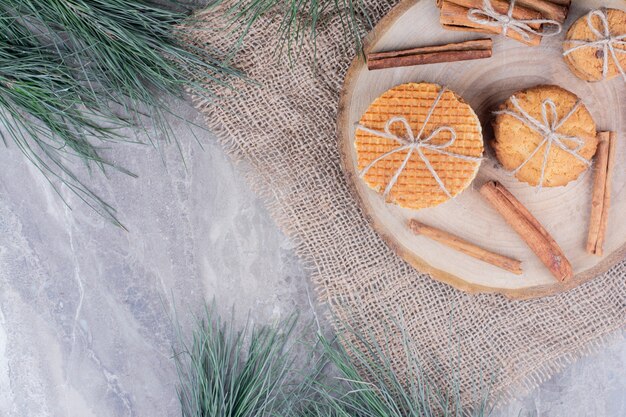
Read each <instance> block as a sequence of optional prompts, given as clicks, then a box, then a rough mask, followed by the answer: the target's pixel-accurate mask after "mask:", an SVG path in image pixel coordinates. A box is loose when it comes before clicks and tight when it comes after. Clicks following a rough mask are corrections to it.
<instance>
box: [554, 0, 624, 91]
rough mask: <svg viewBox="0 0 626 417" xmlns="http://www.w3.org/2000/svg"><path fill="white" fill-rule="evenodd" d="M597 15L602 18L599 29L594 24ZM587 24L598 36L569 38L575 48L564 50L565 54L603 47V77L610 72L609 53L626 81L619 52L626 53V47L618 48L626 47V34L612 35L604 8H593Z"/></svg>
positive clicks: (588, 15)
mask: <svg viewBox="0 0 626 417" xmlns="http://www.w3.org/2000/svg"><path fill="white" fill-rule="evenodd" d="M594 16H597V17H598V18H599V19H600V23H601V24H602V28H601V30H602V31H600V30H598V28H597V27H595V26H594V24H593V17H594ZM587 25H588V26H589V29H590V30H591V32H592V33H593V34H594V35H595V36H596V37H597V38H598V39H597V40H595V41H583V40H579V39H573V40H568V41H565V42H568V43H570V44H574V45H576V46H574V47H573V48H570V49H568V50H567V51H565V52H563V55H564V56H566V55H569V54H571V53H572V52H574V51H577V50H579V49H581V48H597V49H602V51H603V52H604V54H603V56H604V62H603V64H602V78H606V76H607V74H608V72H609V54H611V57H612V58H613V62H615V66H616V67H617V69H618V70H619V72H620V74H622V78H624V80H625V81H626V72H625V71H624V68H622V65H621V63H620V61H619V57H618V56H617V54H626V49H618V48H616V46H617V45H619V46H623V47H625V48H626V34H623V35H618V36H613V35H611V28H610V27H609V20H608V16H607V14H606V11H605V10H604V9H598V10H593V11H591V12H589V14H587Z"/></svg>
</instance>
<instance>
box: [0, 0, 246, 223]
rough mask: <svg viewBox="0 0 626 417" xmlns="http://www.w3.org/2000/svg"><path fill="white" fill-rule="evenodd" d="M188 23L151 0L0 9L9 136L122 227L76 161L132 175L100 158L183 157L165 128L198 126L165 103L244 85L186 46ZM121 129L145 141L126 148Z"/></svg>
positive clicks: (58, 0)
mask: <svg viewBox="0 0 626 417" xmlns="http://www.w3.org/2000/svg"><path fill="white" fill-rule="evenodd" d="M170 6H174V4H171V5H170ZM187 18H188V14H187V13H185V12H181V11H174V8H173V7H172V8H169V7H166V6H164V5H163V4H157V3H155V2H152V1H146V0H0V19H2V22H1V23H2V27H1V28H0V122H1V123H2V124H3V127H4V130H5V131H7V132H8V134H7V135H6V136H7V137H8V138H10V139H11V140H12V141H13V142H14V143H15V144H16V145H17V147H18V148H19V149H20V150H21V151H22V152H23V153H24V154H25V155H26V157H27V159H28V160H30V161H31V162H32V163H34V164H35V166H36V167H37V168H38V169H39V170H40V171H41V172H42V173H43V174H44V175H45V176H46V178H47V179H48V181H50V182H51V184H53V187H54V188H55V190H56V191H57V192H58V193H59V195H61V193H60V188H59V187H58V186H57V184H60V185H62V186H66V187H67V188H68V189H69V190H70V191H71V192H73V193H74V194H76V195H78V197H79V198H80V199H81V200H83V201H85V202H86V203H87V204H88V205H89V206H90V207H92V208H94V209H95V210H96V211H97V212H98V213H100V214H101V215H103V216H105V217H106V218H108V219H109V220H111V221H113V222H114V223H115V224H117V225H118V226H121V223H120V222H119V221H118V220H117V218H116V215H115V210H114V209H113V208H112V207H111V206H109V205H108V204H107V203H105V202H104V201H103V200H102V199H100V198H99V197H98V196H97V195H96V194H95V193H94V192H93V191H91V189H90V187H88V186H86V184H85V183H84V180H82V179H80V178H79V175H78V174H76V172H75V171H74V170H73V169H72V168H71V167H72V163H73V161H75V160H79V161H83V162H84V164H85V165H86V166H87V167H88V168H89V171H90V172H91V166H92V165H95V166H97V167H98V169H99V171H104V170H105V169H106V168H107V167H111V168H115V169H118V170H120V171H122V172H124V173H129V171H128V170H126V169H124V168H122V167H118V166H116V165H114V164H112V163H110V162H108V161H107V160H106V159H105V158H103V157H102V153H103V149H104V148H105V147H109V146H111V145H114V144H120V143H128V142H135V143H151V144H152V145H154V146H155V147H160V143H161V142H166V143H167V142H172V141H174V142H175V143H176V145H177V146H178V147H179V149H180V144H179V143H178V141H177V139H176V135H174V133H173V131H172V128H171V124H170V121H169V120H171V119H172V118H173V120H182V121H184V122H185V123H186V124H187V125H188V126H189V127H190V129H189V131H190V132H191V133H192V134H193V131H192V129H191V127H192V125H193V123H192V122H191V121H188V120H186V119H185V118H184V117H183V116H182V115H180V114H177V113H175V112H173V111H171V110H170V107H169V105H168V103H166V102H165V99H167V100H170V98H171V97H172V96H174V97H178V98H182V97H183V96H184V93H185V91H190V92H191V93H193V94H194V95H197V96H201V97H204V98H205V99H207V100H215V99H216V98H217V97H216V95H215V93H214V92H213V90H211V89H209V88H208V87H206V86H205V85H206V84H205V83H201V82H199V80H207V79H210V80H212V81H213V82H214V83H213V85H219V86H221V87H224V88H230V83H229V79H230V77H243V74H241V73H240V72H239V71H237V70H235V69H233V68H232V67H231V66H230V65H229V64H228V63H227V62H225V61H224V58H223V57H221V56H220V55H219V53H218V52H217V50H215V49H212V50H211V53H209V52H207V51H205V50H203V49H201V48H197V47H193V46H191V44H187V43H184V42H185V39H186V37H188V36H189V33H188V32H186V31H187V26H186V25H185V23H186V22H187V20H186V19H187ZM216 83H217V84H216ZM164 98H165V99H164ZM121 128H132V129H134V130H133V131H134V132H136V133H141V135H139V136H138V138H137V139H132V140H130V139H128V138H126V137H125V135H124V134H123V133H122V131H121ZM194 137H195V135H194ZM144 138H145V139H144ZM5 143H6V138H5Z"/></svg>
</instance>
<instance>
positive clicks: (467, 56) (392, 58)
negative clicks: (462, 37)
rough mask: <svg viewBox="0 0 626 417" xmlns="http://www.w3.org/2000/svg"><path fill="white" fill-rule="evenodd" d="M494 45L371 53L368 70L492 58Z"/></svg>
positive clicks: (480, 43) (481, 43) (482, 42)
mask: <svg viewBox="0 0 626 417" xmlns="http://www.w3.org/2000/svg"><path fill="white" fill-rule="evenodd" d="M492 45H493V41H492V40H491V39H479V40H473V41H466V42H458V43H450V44H446V45H436V46H423V47H419V48H412V49H403V50H397V51H387V52H377V53H370V54H368V55H367V68H368V69H369V70H377V69H383V68H395V67H406V66H410V65H424V64H435V63H439V62H454V61H467V60H472V59H484V58H489V57H491V55H492Z"/></svg>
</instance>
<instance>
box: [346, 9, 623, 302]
mask: <svg viewBox="0 0 626 417" xmlns="http://www.w3.org/2000/svg"><path fill="white" fill-rule="evenodd" d="M607 3H608V4H607ZM602 5H606V6H608V7H616V6H618V5H619V0H614V1H608V2H605V1H602V2H601V1H596V0H591V1H573V2H572V9H571V11H572V13H571V16H572V18H573V17H575V16H580V15H582V14H584V12H585V10H587V9H588V8H593V7H600V6H602ZM438 12H439V11H438V10H437V9H436V7H435V5H434V2H431V1H426V0H422V1H415V0H406V1H403V2H401V3H400V4H399V5H398V6H396V7H395V8H394V9H393V10H392V11H391V12H390V13H389V14H388V15H387V16H386V17H385V18H384V19H382V20H381V22H380V23H379V24H378V25H377V26H376V27H375V28H374V30H373V31H372V32H371V33H370V34H369V35H368V37H367V38H366V43H365V51H366V53H367V52H371V51H381V50H391V49H399V48H409V47H413V46H420V45H432V44H437V43H446V42H448V43H449V42H462V41H465V40H469V39H472V38H473V37H475V35H474V34H468V33H463V32H452V31H447V30H444V29H442V28H441V27H440V25H439V23H438ZM555 38H557V37H554V38H548V39H544V42H543V43H542V45H541V46H539V47H535V48H530V47H527V46H525V45H522V44H520V43H518V42H515V41H513V40H510V39H502V38H501V37H496V38H494V58H493V59H492V60H480V61H466V62H462V63H446V64H434V65H428V66H421V67H405V68H397V69H393V70H387V71H372V72H370V71H368V70H367V68H366V65H365V62H364V61H363V60H362V59H360V58H356V59H355V60H354V62H353V63H352V65H351V67H350V68H349V70H348V72H347V74H346V79H345V83H344V88H343V91H342V95H341V99H340V104H339V109H338V111H339V113H338V121H337V123H338V140H339V150H340V156H341V163H342V168H343V171H344V174H345V176H346V180H347V182H348V185H349V186H350V189H351V190H352V193H353V195H354V198H355V204H358V205H359V207H360V208H361V212H362V214H363V216H364V217H365V218H366V219H367V221H368V222H369V223H370V225H371V226H372V228H373V229H374V230H375V231H376V232H377V233H378V234H379V235H380V236H381V238H382V239H383V240H384V241H385V242H386V243H387V245H388V246H389V247H390V248H391V249H392V250H393V251H395V252H396V253H397V254H398V255H399V256H401V257H403V258H404V259H405V260H406V261H407V262H408V263H409V264H411V265H412V266H413V267H415V268H416V269H418V270H419V271H421V272H423V273H426V274H429V275H431V277H433V278H434V279H437V280H439V281H441V282H444V283H446V284H449V285H452V286H454V287H456V288H458V289H460V290H463V291H467V292H471V293H477V292H482V293H500V294H503V295H506V296H507V297H511V298H517V299H526V298H534V297H542V296H546V295H551V294H555V293H558V292H562V291H566V290H569V289H571V288H574V287H576V286H578V285H580V284H582V283H584V282H586V281H588V280H590V279H592V278H593V277H595V276H597V275H598V274H601V273H603V272H605V271H606V270H608V269H609V268H610V267H611V266H613V265H615V264H616V263H617V262H619V261H621V260H623V259H624V257H625V256H626V220H625V219H623V218H621V217H623V216H619V215H618V214H619V213H623V212H624V210H626V172H624V171H625V170H615V175H614V178H613V184H614V193H613V201H612V209H611V210H612V211H611V221H610V224H611V227H610V229H609V231H608V233H607V241H606V246H605V248H606V251H605V254H604V255H603V256H602V257H596V256H591V255H589V254H587V253H586V251H585V240H586V233H587V227H588V218H589V212H590V205H591V189H592V182H593V175H592V174H593V173H592V172H591V171H588V172H587V173H586V174H583V176H582V177H581V178H580V179H579V180H578V181H576V182H575V183H572V184H570V185H569V186H567V187H559V188H556V189H547V190H542V191H540V192H538V191H537V190H536V189H533V188H531V187H529V186H527V185H525V184H522V183H519V182H518V181H516V180H515V179H514V178H513V177H512V176H511V175H510V174H509V173H507V172H505V171H503V169H502V168H501V167H500V166H499V165H498V164H497V162H496V160H495V158H494V157H493V155H491V154H490V153H489V152H488V154H487V158H488V159H487V160H486V161H485V162H484V163H483V164H482V168H481V171H480V172H479V174H478V177H477V180H476V182H475V184H476V185H475V187H474V188H473V189H469V190H467V191H466V192H465V193H463V194H462V195H461V196H459V197H458V198H457V199H455V200H453V201H451V202H449V203H446V204H443V205H441V206H439V207H436V208H433V209H427V210H421V211H417V212H415V211H411V210H403V209H398V208H397V207H393V206H390V205H386V204H384V202H382V201H381V198H380V196H379V195H378V194H376V193H375V192H374V191H372V190H370V189H369V188H368V187H367V186H365V185H364V184H363V183H362V181H361V180H360V179H359V178H358V176H357V174H356V168H355V151H354V146H353V140H354V136H353V135H354V127H353V125H354V123H355V121H357V120H358V119H359V118H360V116H361V114H362V113H363V112H364V111H365V110H366V108H367V106H368V105H369V104H370V103H371V102H372V101H373V100H374V99H375V98H376V97H378V96H379V95H380V94H382V93H383V92H384V91H386V90H387V89H389V88H391V87H393V86H395V85H398V84H401V83H404V82H408V81H427V82H436V83H440V84H444V85H446V86H447V87H449V88H451V89H452V90H453V91H455V92H456V93H458V94H460V95H461V96H462V97H463V98H464V99H465V100H466V101H468V102H469V104H470V105H472V107H473V108H474V109H475V110H476V112H477V114H478V116H479V118H480V119H481V121H482V122H483V126H488V124H489V121H490V119H491V116H490V111H491V110H492V109H493V108H494V107H495V106H497V105H498V104H499V103H501V102H502V101H504V100H505V99H506V98H507V97H508V96H510V95H511V94H512V93H514V92H515V91H517V90H520V89H523V88H528V87H532V86H534V85H538V84H546V83H554V84H559V85H561V86H562V87H564V88H567V89H568V90H570V91H573V92H574V93H576V94H577V95H579V96H580V97H583V98H584V100H585V105H586V106H587V107H588V108H589V109H590V111H591V113H592V115H593V116H594V119H595V120H596V122H597V124H598V129H600V130H615V131H617V132H624V130H625V127H626V120H625V119H626V114H623V112H622V111H620V109H621V107H619V105H618V104H617V103H620V102H623V101H624V99H626V95H625V94H624V92H623V91H621V90H620V88H621V87H622V85H621V84H619V83H584V82H581V81H580V80H578V79H577V78H576V77H575V76H574V75H573V74H571V73H570V72H569V70H568V68H567V66H566V65H565V63H564V62H563V61H562V57H561V52H560V49H561V48H560V44H559V41H558V39H555ZM620 134H621V133H620ZM491 135H492V133H491V131H490V130H489V129H486V130H485V140H486V141H487V142H489V141H490V140H491ZM617 147H618V149H617V151H616V158H617V161H616V166H619V165H620V164H624V163H626V143H625V141H618V146H617ZM494 179H495V180H498V181H500V182H502V183H503V184H504V185H505V186H506V187H507V188H509V189H511V190H512V191H513V192H514V193H515V195H516V196H518V197H519V199H520V200H521V201H522V202H523V203H524V204H525V205H526V206H527V207H529V209H531V211H532V212H533V213H534V214H535V215H536V216H537V218H538V219H539V221H540V222H541V223H542V224H543V225H544V226H545V227H546V229H547V230H548V231H549V232H550V233H551V234H552V235H553V237H554V239H555V240H556V241H557V242H558V243H559V245H560V246H561V247H562V249H563V250H564V252H565V253H566V254H567V256H568V258H569V259H570V261H571V263H572V267H573V269H574V277H573V278H572V279H571V280H568V281H567V282H564V283H560V282H558V281H557V280H556V279H555V278H554V277H552V275H551V274H550V273H549V271H547V270H546V268H545V267H544V266H543V264H542V263H541V262H540V261H534V260H533V259H534V258H535V256H534V254H533V253H532V252H531V251H530V249H528V248H527V247H526V245H525V244H524V242H523V241H522V240H521V239H519V237H518V236H517V235H516V234H515V232H514V231H512V230H511V229H510V227H509V226H508V225H507V224H506V222H504V221H503V220H502V219H501V218H500V217H499V215H498V214H497V213H496V212H495V210H493V209H492V208H491V207H490V206H489V205H488V204H487V203H486V202H484V201H483V199H482V198H481V197H480V195H479V194H478V191H477V189H478V188H479V187H480V186H481V185H482V184H483V183H485V182H486V181H490V180H494ZM411 218H416V219H418V220H419V221H422V222H424V223H427V224H430V225H433V226H435V227H438V228H442V229H447V230H455V232H457V231H458V235H459V236H460V237H462V238H464V239H467V240H469V241H472V242H475V243H476V244H478V245H480V246H481V247H485V248H486V249H488V250H492V251H495V252H498V253H502V254H503V255H506V256H510V257H513V258H516V259H519V260H521V261H523V262H524V265H525V266H524V273H523V274H522V275H521V276H516V275H513V274H511V273H508V272H504V271H501V270H499V269H498V268H495V267H491V266H490V265H486V264H483V263H482V262H480V261H477V260H474V259H472V258H468V257H467V256H465V255H464V254H461V253H457V252H456V251H454V250H452V249H447V248H441V246H440V245H439V244H437V243H436V242H429V241H428V240H427V239H420V238H419V236H415V235H414V234H413V233H411V231H410V230H409V229H408V228H407V227H406V223H407V221H408V220H409V219H411Z"/></svg>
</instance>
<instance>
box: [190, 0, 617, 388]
mask: <svg viewBox="0 0 626 417" xmlns="http://www.w3.org/2000/svg"><path fill="white" fill-rule="evenodd" d="M422 1H425V0H422ZM392 3H394V2H387V1H381V2H377V1H371V0H367V1H365V4H366V5H367V7H368V9H369V13H370V16H371V17H373V18H374V21H377V20H378V19H379V18H381V17H382V16H383V15H384V14H385V13H386V12H388V11H389V9H390V8H391V6H392ZM203 18H204V19H206V26H207V27H215V24H216V22H215V20H214V19H215V14H207V15H205V16H204V17H203ZM277 25H278V21H277V20H276V19H273V18H272V16H271V15H269V16H267V17H266V18H265V19H264V20H263V21H260V22H258V23H257V24H256V25H255V26H254V27H253V28H252V30H251V33H250V34H249V35H248V37H247V38H246V42H245V44H244V46H243V48H242V49H241V50H240V51H239V52H238V53H237V54H236V56H235V58H234V63H235V64H236V66H238V67H239V68H241V69H242V70H244V71H245V72H246V73H247V74H248V75H249V76H250V77H251V79H254V80H256V81H258V83H259V84H254V83H238V84H237V88H238V90H239V92H238V93H237V94H236V95H234V96H233V98H232V99H230V100H227V101H225V102H221V103H220V106H216V105H214V104H210V103H207V102H206V101H204V100H200V99H197V100H196V105H197V107H198V108H199V109H200V110H201V111H202V112H203V113H204V114H205V116H206V122H207V124H208V126H209V129H211V130H212V131H214V132H215V133H216V134H217V135H218V137H219V138H220V140H221V142H222V144H223V145H224V147H225V149H226V150H227V152H229V153H230V155H231V156H232V157H233V158H234V160H236V161H243V162H245V163H246V164H247V165H249V167H250V170H251V172H250V174H249V175H248V180H249V181H250V183H251V185H252V186H253V188H254V189H255V190H256V191H257V192H258V193H259V194H260V195H261V197H262V198H263V199H264V201H265V203H266V204H267V206H268V208H269V210H270V212H271V214H272V216H273V218H274V219H275V221H276V222H277V223H278V224H279V226H280V227H282V229H283V230H284V231H285V233H287V234H288V235H289V236H290V237H291V238H292V239H293V240H294V242H295V243H296V245H297V252H298V254H299V256H300V257H301V258H302V259H303V261H304V262H305V264H306V265H307V266H308V267H309V268H310V271H311V276H312V279H313V281H314V284H315V285H316V288H317V289H318V297H319V299H320V301H323V302H327V303H328V304H329V306H330V309H331V310H332V312H333V313H334V315H335V316H336V319H339V320H341V319H346V318H348V316H349V317H350V321H351V323H352V325H353V326H355V327H357V328H360V329H362V330H363V331H365V332H368V333H372V334H374V335H377V336H378V337H380V338H381V339H382V338H384V337H390V336H391V338H394V337H396V339H397V338H399V337H400V336H399V335H395V336H394V335H389V334H388V333H389V329H390V328H393V325H392V324H391V323H390V319H389V317H388V315H389V314H392V315H393V314H397V313H398V312H399V311H401V312H402V313H401V314H402V322H403V323H404V325H405V326H406V331H407V333H408V334H409V335H410V336H411V338H412V340H414V343H415V344H416V346H415V348H416V349H417V350H419V351H420V352H422V354H428V355H433V356H435V357H436V358H437V360H438V361H439V362H441V363H448V361H449V359H450V358H457V357H459V356H460V358H461V361H462V366H461V370H460V371H461V372H460V378H461V383H462V386H463V387H465V388H469V387H470V386H471V385H472V384H473V382H472V381H473V379H474V378H475V377H476V375H477V373H478V372H479V371H480V370H481V369H483V370H484V369H485V367H497V368H499V369H500V372H499V373H498V376H497V378H496V380H495V386H494V387H493V388H494V390H495V391H496V393H497V394H501V395H504V396H516V395H518V394H520V393H522V392H524V391H526V390H528V389H532V388H534V387H536V386H537V385H538V384H539V383H540V382H541V381H543V380H545V379H547V378H549V377H550V376H551V375H553V374H554V373H555V372H557V371H559V370H560V369H562V368H563V367H564V366H565V365H566V364H567V363H569V362H571V361H572V360H574V359H576V358H577V357H579V356H580V355H582V354H584V353H586V352H589V351H590V350H592V349H593V348H594V347H595V346H597V345H598V344H599V342H600V341H601V340H603V339H604V338H605V337H607V336H608V335H610V334H611V333H612V332H614V331H616V330H617V329H619V328H620V327H622V326H624V324H626V285H625V279H626V263H625V262H622V263H621V264H619V265H617V266H616V267H614V268H613V269H612V270H610V271H609V272H608V273H606V274H604V275H603V276H601V277H598V278H596V279H595V280H592V281H591V282H589V283H587V284H585V285H583V286H581V287H579V288H577V289H575V290H573V291H569V292H567V293H564V294H560V295H556V296H551V297H546V298H542V299H536V300H531V301H511V300H509V299H506V298H505V297H503V296H499V295H468V294H465V293H462V292H460V291H458V290H455V289H453V288H451V287H449V286H447V285H445V284H441V283H439V282H436V281H434V280H433V279H431V278H429V277H428V276H425V275H422V274H420V273H418V272H417V271H415V270H414V269H413V268H412V267H411V266H409V265H408V264H407V263H406V262H404V261H403V260H402V259H401V258H399V257H398V256H397V255H396V254H395V253H394V252H392V251H391V250H390V249H389V248H388V247H387V246H386V245H385V243H384V242H383V241H382V240H381V239H380V238H379V237H378V235H377V234H376V233H375V232H374V231H373V230H372V229H371V228H370V226H369V225H368V223H367V222H366V220H365V219H364V216H363V215H362V213H361V212H360V210H359V208H358V206H357V204H356V202H355V200H354V199H353V196H352V195H351V193H350V190H349V187H348V185H347V184H346V182H345V178H344V175H343V173H342V172H341V168H340V160H339V152H338V144H337V135H336V118H337V107H338V102H339V95H340V91H341V87H342V82H343V79H344V76H345V73H346V71H347V69H348V66H349V65H350V62H351V60H352V59H353V58H354V52H353V51H352V49H351V46H350V45H348V44H347V42H346V41H345V38H344V36H343V32H342V25H341V22H340V21H339V19H336V18H335V19H333V20H331V21H329V22H326V23H325V25H324V26H323V28H322V29H319V30H318V33H317V45H316V48H317V59H316V61H315V63H312V62H311V61H310V60H308V59H305V58H304V56H306V55H307V54H311V49H312V47H313V46H312V45H310V44H305V45H304V46H303V50H302V51H301V54H302V55H301V57H300V58H299V59H297V60H294V61H293V62H292V63H291V64H290V63H289V62H287V61H285V60H283V61H280V62H278V61H277V58H276V45H277V43H278V31H277ZM196 41H197V43H198V44H199V45H222V44H223V43H224V42H225V40H224V38H223V34H222V33H221V32H211V31H199V32H198V34H197V38H196ZM451 310H454V312H453V318H452V322H453V323H454V328H455V332H456V334H457V335H458V338H459V339H458V340H459V343H458V344H457V343H456V342H455V343H450V332H449V324H450V321H451V319H450V314H451ZM455 340H456V339H455ZM396 342H397V340H396ZM391 346H397V349H398V352H395V353H394V355H393V356H394V357H395V358H397V365H398V366H399V367H401V366H402V357H404V353H403V352H402V351H401V348H400V347H399V343H398V344H393V343H392V344H391Z"/></svg>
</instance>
